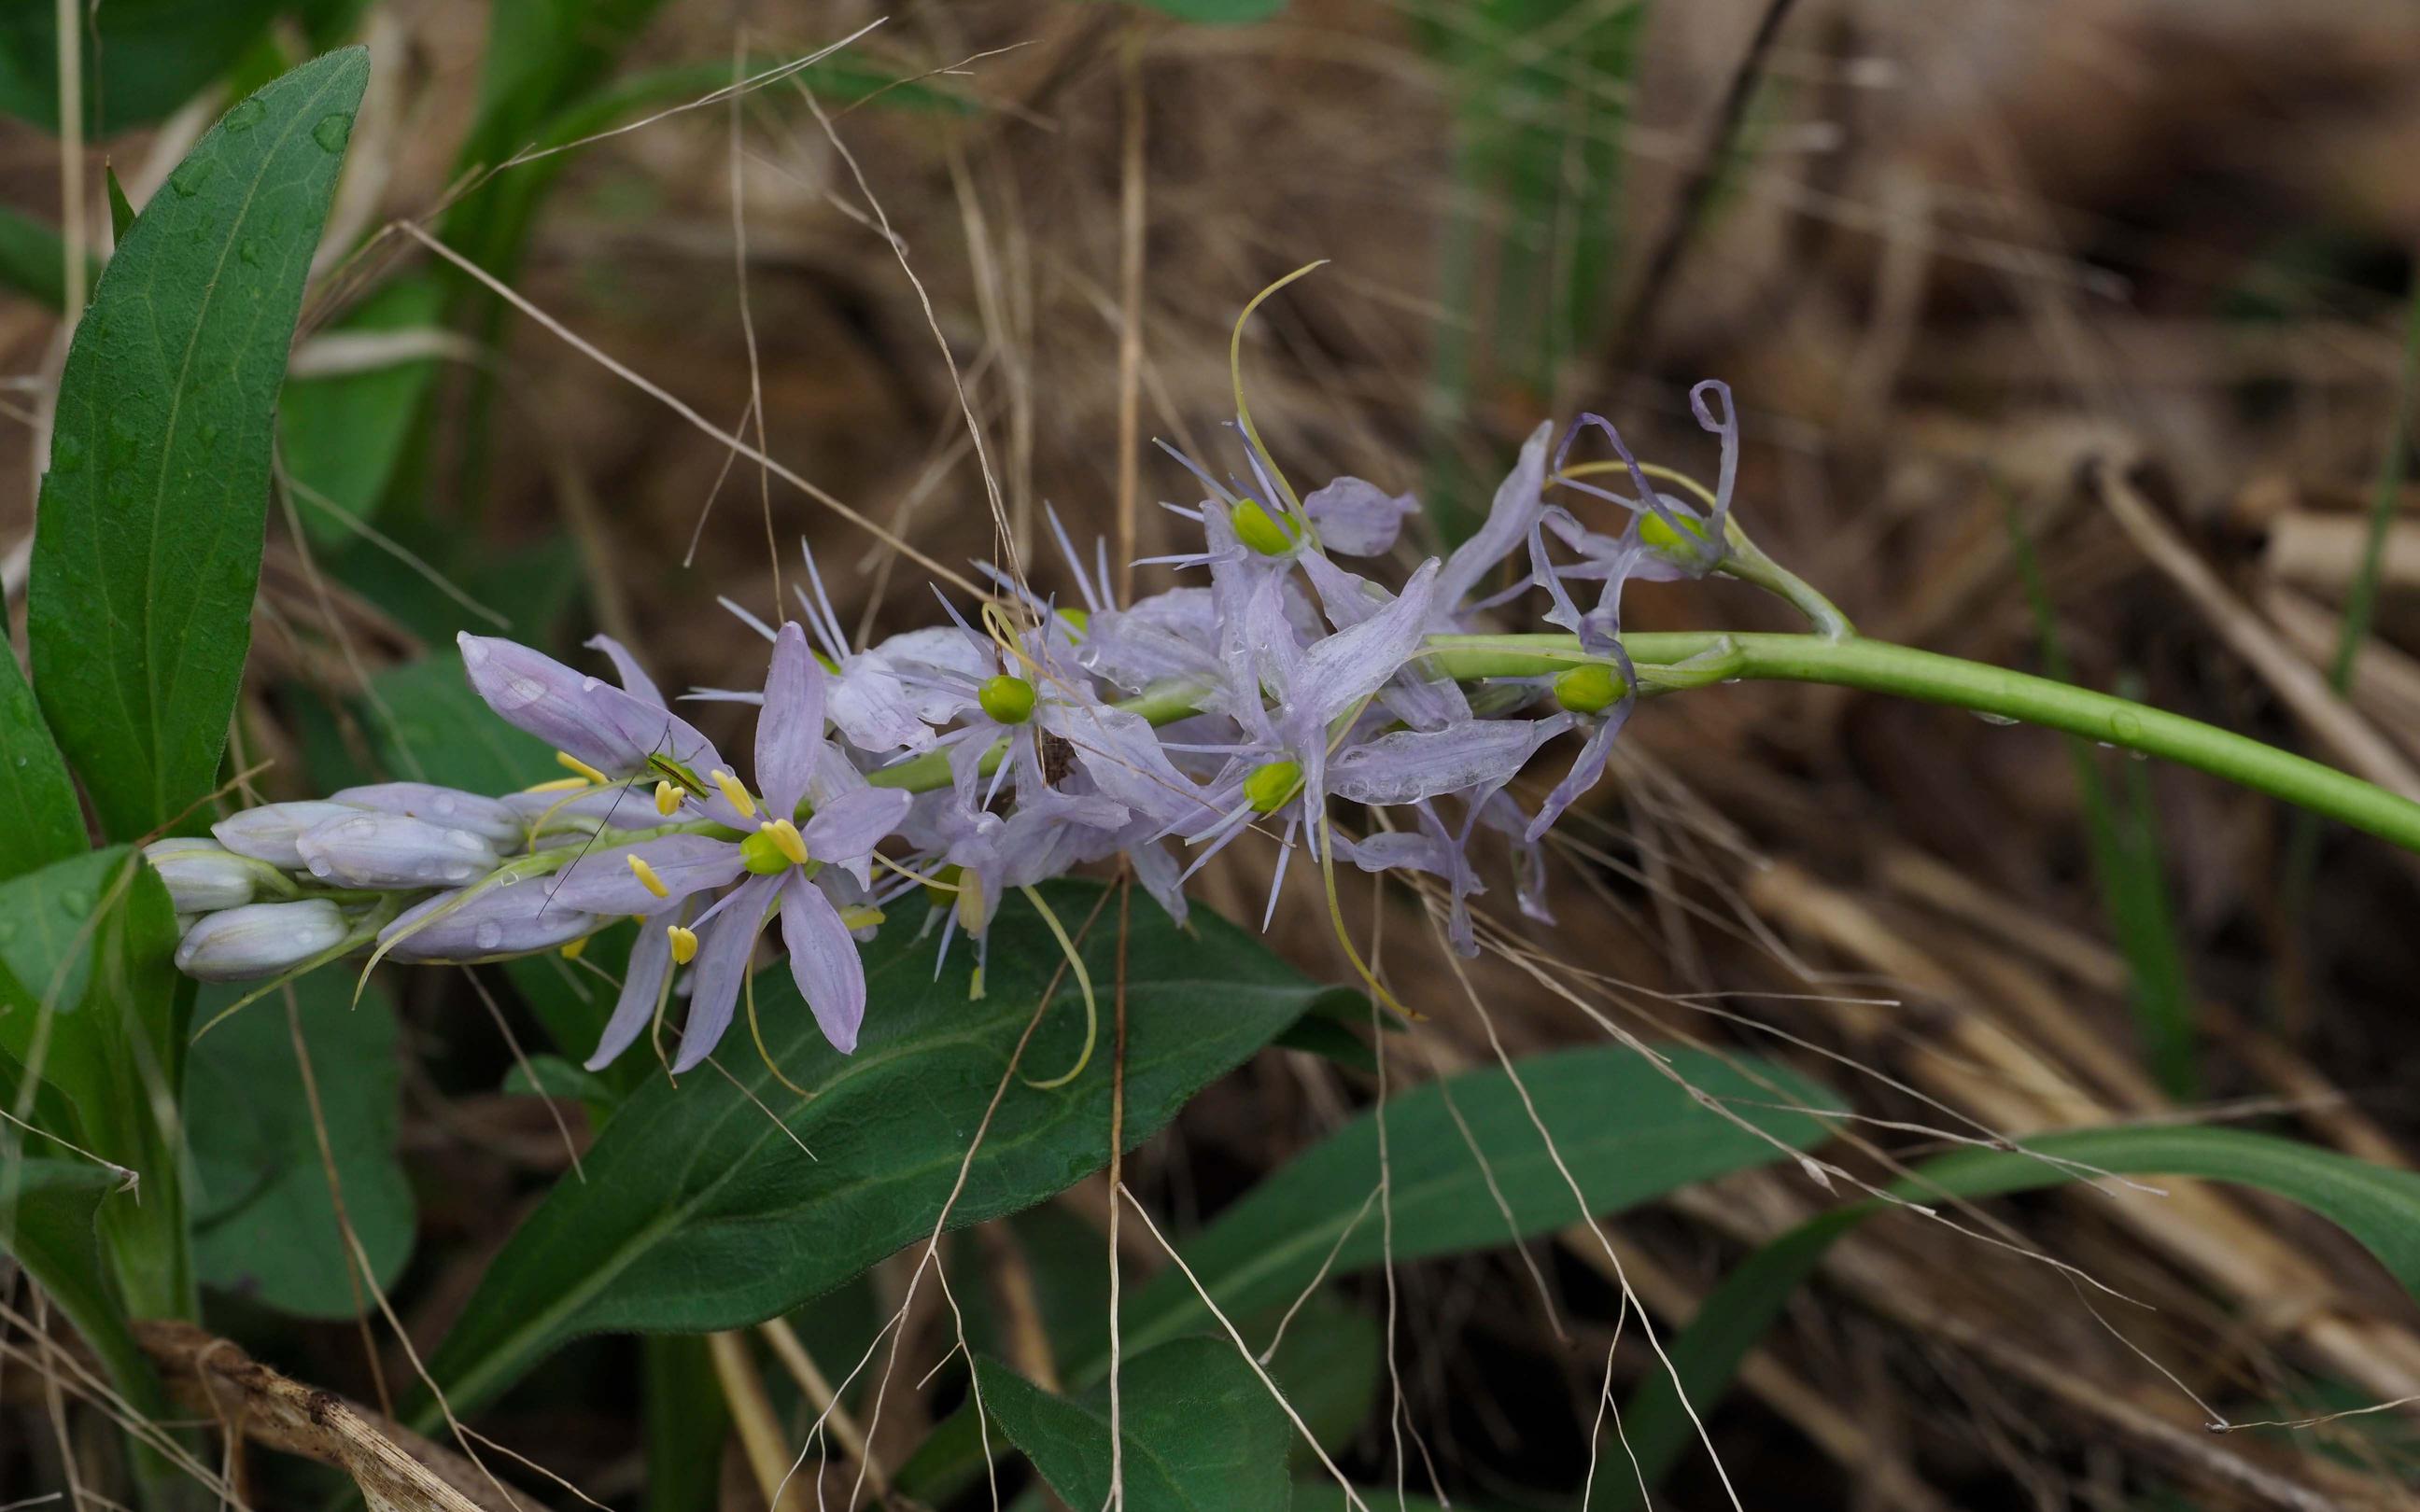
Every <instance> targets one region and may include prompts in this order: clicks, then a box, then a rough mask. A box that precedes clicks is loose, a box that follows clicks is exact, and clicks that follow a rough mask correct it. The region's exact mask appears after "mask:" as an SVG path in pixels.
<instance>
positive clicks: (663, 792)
mask: <svg viewBox="0 0 2420 1512" xmlns="http://www.w3.org/2000/svg"><path fill="white" fill-rule="evenodd" d="M680 800H681V790H680V789H678V788H676V787H675V786H673V785H672V784H671V783H670V782H658V783H657V784H656V812H658V813H659V814H662V815H663V816H664V817H665V818H667V819H670V818H671V817H672V816H673V814H674V813H675V811H676V810H678V809H679V808H680Z"/></svg>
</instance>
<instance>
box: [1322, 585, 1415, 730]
mask: <svg viewBox="0 0 2420 1512" xmlns="http://www.w3.org/2000/svg"><path fill="white" fill-rule="evenodd" d="M1440 579H1441V573H1440V570H1439V568H1438V566H1437V563H1436V561H1435V558H1431V559H1430V560H1429V561H1427V562H1423V563H1420V566H1419V571H1417V572H1415V573H1413V574H1412V576H1411V580H1410V581H1408V582H1406V583H1404V591H1403V593H1401V594H1398V595H1396V598H1395V601H1394V602H1393V603H1391V604H1389V605H1388V606H1387V607H1386V608H1385V609H1380V610H1379V611H1378V612H1376V613H1375V614H1373V615H1371V616H1370V617H1369V618H1368V619H1366V620H1363V621H1362V622H1361V623H1360V624H1358V625H1354V626H1353V627H1352V628H1351V629H1349V630H1339V631H1337V632H1336V633H1335V634H1334V635H1332V636H1329V637H1328V638H1327V639H1326V640H1322V641H1321V642H1319V644H1317V645H1315V646H1312V647H1311V649H1310V650H1309V651H1307V652H1305V653H1304V654H1303V656H1302V666H1301V671H1300V673H1299V674H1298V675H1299V677H1300V679H1301V681H1300V682H1299V684H1297V685H1296V686H1295V687H1294V688H1293V689H1291V690H1290V691H1291V694H1292V696H1294V697H1297V698H1302V699H1305V700H1307V701H1308V703H1309V705H1310V707H1311V708H1313V709H1315V710H1317V711H1318V718H1319V720H1320V722H1321V723H1322V724H1325V723H1326V722H1327V721H1328V720H1330V719H1333V718H1334V717H1337V716H1338V715H1340V714H1342V713H1343V712H1344V711H1345V710H1346V709H1349V708H1351V707H1352V706H1353V705H1354V704H1356V703H1357V702H1360V701H1361V700H1362V699H1364V698H1367V697H1368V696H1369V695H1371V694H1372V693H1374V692H1376V691H1377V690H1378V687H1380V685H1382V684H1384V683H1385V682H1386V681H1387V679H1388V678H1389V677H1392V676H1394V675H1395V673H1396V672H1397V671H1400V670H1401V669H1402V668H1403V666H1404V663H1405V662H1407V661H1409V660H1411V658H1412V657H1413V656H1416V655H1417V654H1418V653H1419V649H1420V642H1421V640H1422V639H1423V638H1424V637H1425V636H1426V635H1427V634H1428V627H1429V620H1430V618H1431V617H1432V615H1431V611H1432V609H1434V607H1435V605H1436V604H1438V603H1439V602H1441V600H1440V598H1439V597H1438V591H1437V585H1438V582H1439V581H1440Z"/></svg>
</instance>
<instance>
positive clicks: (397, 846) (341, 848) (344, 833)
mask: <svg viewBox="0 0 2420 1512" xmlns="http://www.w3.org/2000/svg"><path fill="white" fill-rule="evenodd" d="M295 849H296V850H297V851H298V852H299V853H300V854H301V856H302V864H303V865H304V866H305V867H307V868H309V869H310V872H311V874H312V875H313V876H315V877H318V879H320V880H321V881H323V882H332V883H334V884H335V885H336V886H338V887H459V886H460V885H462V884H463V883H465V882H469V881H470V880H472V879H473V877H479V876H484V875H486V874H487V873H488V872H492V871H494V870H495V869H496V868H497V867H498V866H499V865H501V864H502V863H503V859H504V858H503V857H502V856H498V855H497V854H496V852H495V847H493V846H491V845H489V843H488V842H487V841H483V840H481V839H480V838H479V837H478V836H476V835H473V834H472V833H471V832H470V831H469V830H467V829H448V828H446V827H445V826H443V825H432V824H430V823H428V822H427V820H423V819H414V818H412V817H411V816H410V815H408V814H399V813H370V812H365V811H363V810H347V811H345V812H344V813H343V814H341V815H340V816H338V817H336V818H334V819H330V820H328V821H326V822H325V823H322V824H319V825H314V826H312V827H311V828H310V829H308V830H305V831H304V832H303V833H302V837H301V838H300V839H299V840H297V841H295Z"/></svg>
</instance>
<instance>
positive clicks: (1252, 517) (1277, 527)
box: [1229, 499, 1295, 557]
mask: <svg viewBox="0 0 2420 1512" xmlns="http://www.w3.org/2000/svg"><path fill="white" fill-rule="evenodd" d="M1229 518H1231V519H1232V520H1233V522H1234V526H1235V538H1236V539H1237V540H1239V541H1241V542H1243V543H1244V544H1245V545H1246V546H1249V547H1250V548H1252V549H1253V550H1255V551H1258V552H1259V553H1260V554H1261V555H1263V556H1264V557H1281V556H1284V555H1285V554H1286V553H1287V552H1289V551H1292V550H1293V549H1294V546H1295V525H1294V521H1292V520H1290V519H1288V520H1280V519H1277V518H1274V517H1271V516H1270V514H1269V512H1268V511H1267V510H1265V509H1264V508H1262V507H1261V502H1260V501H1259V500H1257V499H1247V500H1245V501H1243V502H1242V503H1239V504H1237V505H1236V506H1235V508H1234V510H1233V513H1232V514H1231V515H1230V516H1229Z"/></svg>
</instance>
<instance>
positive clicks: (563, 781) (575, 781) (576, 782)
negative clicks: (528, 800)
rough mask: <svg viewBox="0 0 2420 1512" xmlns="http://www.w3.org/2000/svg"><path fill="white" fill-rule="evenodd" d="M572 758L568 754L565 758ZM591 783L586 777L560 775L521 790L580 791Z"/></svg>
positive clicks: (537, 791) (546, 791)
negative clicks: (549, 780)
mask: <svg viewBox="0 0 2420 1512" xmlns="http://www.w3.org/2000/svg"><path fill="white" fill-rule="evenodd" d="M570 759H571V758H569V757H568V756H566V757H565V758H564V760H566V761H569V760H570ZM591 785H592V784H591V783H590V782H589V780H588V779H586V778H584V777H558V778H556V779H554V780H553V781H551V782H540V783H539V784H537V785H536V786H535V787H528V788H523V789H521V791H522V792H523V793H578V792H580V791H582V789H584V788H587V787H589V786H591Z"/></svg>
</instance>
